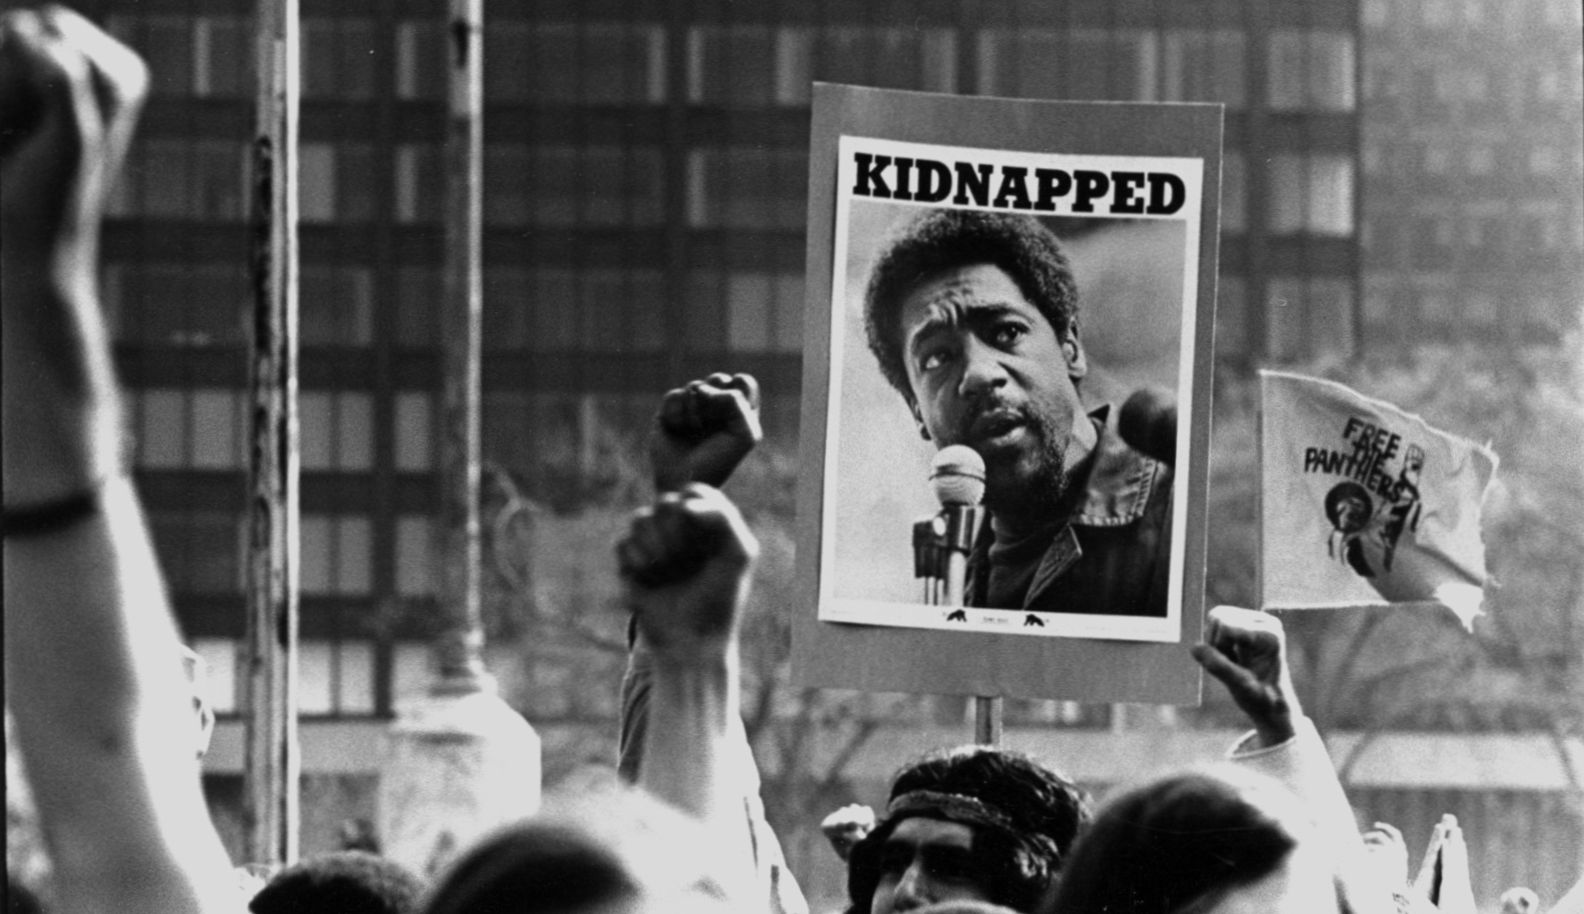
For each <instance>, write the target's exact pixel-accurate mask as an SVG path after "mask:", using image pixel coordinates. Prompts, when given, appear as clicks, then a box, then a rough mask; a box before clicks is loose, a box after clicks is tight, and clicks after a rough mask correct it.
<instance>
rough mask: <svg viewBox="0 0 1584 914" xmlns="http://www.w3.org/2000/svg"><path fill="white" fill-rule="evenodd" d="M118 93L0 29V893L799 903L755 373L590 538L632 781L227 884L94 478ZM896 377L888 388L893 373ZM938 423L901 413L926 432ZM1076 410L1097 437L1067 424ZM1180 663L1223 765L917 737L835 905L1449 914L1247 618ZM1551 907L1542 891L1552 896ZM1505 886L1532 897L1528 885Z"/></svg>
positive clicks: (115, 428)
mask: <svg viewBox="0 0 1584 914" xmlns="http://www.w3.org/2000/svg"><path fill="white" fill-rule="evenodd" d="M146 83H147V76H146V73H145V71H144V69H143V65H142V64H141V62H140V61H139V60H138V59H137V57H136V56H135V55H134V54H132V53H131V52H130V51H129V50H128V49H127V48H125V47H124V46H122V45H120V44H118V43H117V42H116V41H114V40H113V39H111V38H110V37H109V36H107V35H106V34H104V33H103V32H101V31H100V30H98V29H97V28H96V27H95V26H93V25H92V24H91V23H89V22H88V21H86V20H85V19H82V18H81V17H78V16H76V15H75V14H73V13H71V12H69V11H66V10H64V9H61V8H58V7H50V8H45V9H40V10H13V11H10V12H7V13H5V14H4V18H3V20H0V191H3V198H0V230H3V243H0V256H3V274H0V275H3V318H4V328H3V329H4V332H3V335H0V339H3V341H4V343H3V345H4V352H3V355H4V361H3V366H4V387H3V408H4V412H3V429H0V431H3V434H0V441H3V448H4V453H3V457H4V464H3V468H4V503H5V513H4V559H5V576H4V593H5V635H6V637H5V665H6V703H7V708H8V713H9V715H10V717H9V719H8V733H7V739H8V741H11V740H14V741H15V744H16V745H17V746H18V747H19V748H20V750H21V754H22V757H23V759H24V761H25V763H26V779H27V785H28V787H29V789H30V794H31V797H32V802H33V804H34V805H35V806H36V810H37V816H38V820H39V822H40V825H41V827H42V830H43V834H44V838H45V845H46V847H47V850H48V856H49V865H50V866H49V876H48V880H47V882H45V883H44V884H43V885H42V886H41V885H39V884H36V883H34V882H33V881H32V880H30V879H27V878H23V874H21V873H18V872H14V871H13V870H12V869H11V868H10V867H8V871H7V877H8V878H7V884H8V891H7V910H8V911H28V910H46V911H52V912H56V911H58V912H68V911H69V912H98V911H106V912H108V911H117V912H128V911H132V912H151V914H152V912H161V914H166V912H171V914H180V912H194V914H197V912H209V914H214V912H238V911H241V910H243V909H249V910H251V911H253V912H255V914H285V912H321V911H323V912H371V914H372V912H381V914H384V912H391V914H395V912H402V914H407V912H427V914H488V912H505V911H513V912H520V911H527V912H540V911H542V912H567V914H570V912H590V914H592V912H627V911H632V912H636V911H671V910H717V909H718V910H723V911H765V912H776V914H798V912H803V911H806V910H807V904H806V903H805V901H804V899H803V896H802V895H801V893H800V890H799V888H798V885H797V883H796V880H795V879H794V878H793V877H792V875H791V873H790V871H789V870H788V868H787V866H786V862H785V860H784V858H783V855H782V852H781V848H780V844H779V842H778V840H777V838H776V836H775V834H774V833H773V832H772V831H771V829H770V828H769V826H768V824H767V823H766V822H765V819H764V815H763V807H762V804H761V802H760V799H759V786H758V774H757V771H756V769H755V766H754V761H753V756H752V754H751V752H750V751H749V748H748V744H747V740H746V737H745V734H744V732H743V729H742V722H741V717H740V714H739V700H740V699H739V682H738V680H739V669H738V626H739V621H740V618H741V613H742V610H743V605H744V601H745V600H746V599H747V596H748V590H749V586H750V581H751V577H752V570H753V565H754V560H755V556H756V552H757V545H756V541H755V538H754V535H753V533H752V531H751V530H750V529H749V527H748V525H747V523H746V522H745V521H744V519H743V517H742V515H741V514H740V513H739V511H738V510H737V508H736V507H735V506H734V504H733V503H732V501H731V499H730V498H728V497H727V496H726V495H725V494H723V492H722V490H721V486H722V485H724V484H725V483H726V481H727V479H728V478H729V477H730V476H731V474H732V471H733V469H734V468H735V467H736V466H737V465H738V463H739V462H740V461H741V460H742V459H743V458H744V457H745V456H746V455H747V454H748V453H749V452H750V451H751V450H752V448H753V446H754V444H755V443H756V442H757V441H758V440H759V437H760V429H759V418H758V390H757V387H756V385H755V384H754V382H753V380H752V379H751V378H748V377H746V376H743V375H726V374H720V375H712V376H710V377H708V378H705V379H701V380H699V381H696V382H693V383H692V384H689V385H688V386H686V387H682V388H678V389H676V390H673V391H670V392H669V393H667V394H665V395H664V397H663V398H662V400H661V404H660V407H659V410H658V414H657V420H656V430H655V443H654V446H653V448H652V449H651V458H652V460H653V463H654V467H653V469H654V474H655V481H656V488H657V491H658V492H659V493H660V494H659V495H658V497H657V498H656V500H655V503H654V504H653V505H652V506H650V507H648V508H646V509H644V510H642V511H639V512H637V514H635V515H634V517H633V519H632V521H631V524H630V526H629V528H628V530H627V533H626V535H625V536H624V537H623V538H622V540H621V541H620V543H619V544H618V545H617V547H616V556H615V565H616V572H615V573H617V574H619V575H620V576H621V578H622V580H623V581H624V582H625V587H626V594H627V600H628V604H629V607H630V608H631V610H632V623H631V631H630V643H631V655H630V663H629V667H628V670H627V674H626V676H625V678H624V681H623V682H622V684H621V690H622V712H623V714H622V716H623V719H622V723H621V757H620V760H619V770H620V772H621V774H622V775H623V777H624V778H626V779H627V780H628V781H629V782H630V783H631V785H632V787H631V788H630V789H624V790H620V791H613V792H612V793H610V794H609V795H604V796H595V797H581V798H564V799H562V800H560V801H553V802H552V803H550V804H549V805H548V806H547V810H546V811H545V812H543V813H541V814H539V815H537V816H535V817H533V818H532V819H529V820H526V821H523V822H521V823H518V824H515V825H511V826H508V827H505V828H503V829H501V830H498V831H496V832H494V833H492V834H490V835H488V836H486V837H484V838H483V839H482V840H480V841H478V842H477V843H476V844H474V845H473V846H472V847H470V848H468V849H466V850H465V851H464V852H462V853H461V854H460V856H459V857H458V858H457V859H456V860H455V861H454V862H452V863H451V864H450V865H448V866H447V867H446V868H445V869H444V870H443V871H442V872H440V873H439V874H437V875H435V876H434V878H433V879H432V880H431V879H428V878H426V877H421V876H420V875H418V874H414V873H412V872H409V871H407V870H405V869H403V868H402V867H400V866H399V865H397V864H395V863H393V862H392V861H389V860H386V859H383V858H381V857H380V856H379V855H378V854H377V853H372V852H370V851H368V850H348V851H343V852H338V853H335V854H328V855H320V856H315V857H312V858H309V859H306V860H303V861H300V862H298V863H296V864H294V865H292V866H289V867H286V868H285V869H282V870H280V871H279V872H274V873H270V874H268V879H267V881H265V880H260V881H261V882H262V885H250V886H248V889H247V890H246V891H245V892H241V893H239V889H238V885H239V883H240V882H243V881H244V880H241V879H239V873H238V867H237V866H236V865H235V863H234V862H233V861H231V860H229V859H228V858H227V855H226V853H225V851H224V849H223V847H222V845H221V842H220V840H219V838H218V836H217V834H216V831H215V829H214V826H213V824H212V822H211V821H210V818H209V815H208V810H207V808H206V806H205V802H204V797H203V793H202V790H201V787H200V771H199V766H198V761H197V758H198V756H201V754H202V748H201V747H202V746H203V745H204V744H205V742H206V740H207V733H208V728H209V727H210V726H212V722H213V721H212V716H211V715H209V714H208V709H207V707H206V706H205V704H204V702H202V701H201V700H199V701H196V702H195V700H194V689H193V686H192V682H193V681H194V679H196V678H199V677H197V676H196V674H195V667H196V665H197V664H196V661H195V658H194V656H193V655H192V654H191V653H190V652H186V651H184V649H183V648H182V646H181V642H180V639H179V637H178V633H177V630H176V627H175V625H174V622H173V620H172V616H171V613H170V609H169V604H168V598H167V596H166V592H165V589H164V587H163V585H162V583H161V579H160V574H159V569H158V564H157V559H156V556H155V554H154V551H153V548H152V546H151V541H150V538H149V535H148V530H147V526H146V523H145V521H144V518H143V514H142V509H141V507H140V504H139V501H138V498H137V495H136V493H135V491H134V490H133V488H132V486H131V484H130V482H129V480H128V476H127V470H126V467H125V466H124V464H123V459H124V457H123V448H122V443H121V428H122V421H121V415H120V409H121V399H120V394H119V391H118V389H117V386H116V383H115V380H114V377H113V371H112V363H111V357H110V350H109V345H108V340H107V331H106V326H105V323H104V319H103V317H102V315H101V314H100V311H99V301H98V296H97V293H96V290H95V275H96V262H97V249H96V248H97V240H96V239H97V229H98V223H99V220H100V217H101V214H102V212H103V207H104V203H105V198H106V193H107V188H108V186H109V184H110V182H111V181H112V180H113V178H114V176H115V174H116V172H117V170H118V168H119V165H120V163H121V159H122V157H123V156H124V154H125V152H126V150H127V147H128V140H129V137H130V136H131V133H132V130H133V127H134V124H135V121H136V119H137V115H138V111H139V108H140V104H141V101H142V99H143V95H144V90H145V86H146ZM959 278H960V277H959ZM937 291H939V290H937ZM903 295H904V297H906V293H905V292H904V293H903ZM970 299H972V295H969V296H967V297H966V298H964V297H963V296H961V295H957V296H956V297H953V295H947V297H946V299H943V301H945V302H946V304H947V305H949V306H953V307H955V306H956V305H955V304H954V303H961V302H962V301H967V300H970ZM967 323H970V324H971V323H972V322H971V321H968V322H967ZM1074 332H1075V331H1074ZM1061 339H1062V340H1063V341H1065V339H1066V338H1065V337H1062V338H1061ZM967 345H974V344H972V343H971V341H970V343H969V344H967ZM1063 345H1065V342H1064V343H1063ZM1068 351H1070V352H1074V353H1075V352H1076V351H1077V350H1076V347H1075V346H1069V348H1068ZM1067 364H1068V367H1069V368H1072V367H1073V364H1074V361H1073V360H1072V359H1069V361H1068V363H1067ZM909 371H910V369H903V371H902V374H901V375H899V377H901V379H902V382H903V383H905V384H912V383H914V382H916V381H917V379H916V378H911V376H910V375H909V373H908V372H909ZM919 389H921V390H922V389H923V388H919ZM912 402H915V403H916V402H917V401H916V400H915V401H912ZM933 415H934V414H933V413H931V412H929V410H928V409H926V411H925V412H924V413H921V414H920V423H921V426H923V427H925V428H926V429H927V430H933V431H934V432H935V433H936V434H937V436H938V437H941V438H946V437H949V436H948V435H945V434H943V433H942V431H943V429H944V426H940V425H935V424H933V423H934V421H935V420H934V419H933V418H931V417H932V416H933ZM1074 427H1075V428H1079V429H1091V430H1092V427H1091V424H1090V423H1089V421H1088V419H1086V418H1084V417H1083V416H1082V415H1081V414H1080V415H1079V418H1078V419H1077V420H1075V425H1074ZM990 432H992V433H993V435H1005V434H1007V433H1008V430H1007V429H1005V428H1000V427H998V428H995V429H990ZM1101 433H1103V429H1101ZM1162 472H1164V471H1162ZM998 498H1000V499H1001V500H1002V502H1003V504H1007V505H1010V504H1012V503H1013V501H1012V500H1011V496H1008V495H1006V494H1005V493H1002V494H1001V495H999V496H998ZM1008 529H1010V528H1008ZM1042 548H1043V547H1042ZM1014 602H1016V601H1014ZM1191 650H1192V652H1193V656H1194V658H1195V659H1196V660H1197V661H1198V662H1199V663H1200V664H1201V665H1202V666H1203V667H1204V669H1205V670H1206V671H1207V672H1208V673H1209V674H1210V675H1211V676H1212V677H1213V678H1214V679H1215V680H1217V681H1218V682H1219V683H1220V684H1221V685H1222V686H1223V687H1224V688H1225V689H1227V691H1228V692H1229V693H1230V695H1231V697H1232V698H1233V700H1234V701H1235V702H1236V704H1237V705H1238V707H1239V708H1240V709H1242V711H1243V712H1244V713H1245V714H1246V715H1247V716H1248V719H1249V722H1250V724H1251V732H1250V734H1249V735H1248V736H1247V737H1246V738H1245V739H1244V740H1242V741H1241V742H1240V743H1239V744H1238V745H1237V746H1235V747H1233V749H1232V751H1231V752H1230V754H1229V755H1228V757H1227V758H1226V759H1223V760H1217V761H1213V762H1207V764H1205V765H1204V766H1202V767H1197V768H1194V769H1192V770H1188V771H1181V772H1177V773H1173V774H1170V775H1167V776H1164V777H1161V778H1159V779H1156V780H1151V781H1148V782H1146V783H1142V784H1138V785H1135V786H1132V787H1130V788H1127V789H1124V790H1122V791H1121V792H1119V793H1117V794H1116V795H1114V796H1112V797H1109V798H1108V799H1106V800H1105V802H1103V803H1100V804H1098V805H1096V804H1095V803H1094V801H1093V800H1092V799H1091V797H1090V796H1089V795H1088V793H1087V792H1086V791H1085V790H1084V789H1083V788H1082V787H1081V786H1080V785H1079V784H1077V783H1076V782H1075V781H1073V780H1072V779H1071V778H1069V777H1067V776H1065V775H1064V774H1062V773H1061V772H1060V771H1059V770H1058V769H1056V768H1054V767H1052V766H1050V765H1049V764H1047V763H1045V762H1044V761H1042V760H1039V759H1034V758H1031V757H1028V756H1026V755H1023V754H1020V753H1018V752H1014V751H1011V750H1008V749H1004V748H998V747H995V746H962V747H956V748H950V749H942V750H936V751H930V752H927V753H924V754H922V755H920V756H919V757H918V758H916V759H914V760H912V761H909V762H907V763H906V764H904V765H902V767H901V768H900V769H899V771H898V773H897V775H896V776H895V778H894V779H893V781H892V783H891V785H890V790H889V796H888V799H887V802H886V805H885V807H884V809H882V810H879V811H878V812H871V811H867V810H856V809H844V810H840V811H838V814H836V815H835V816H833V817H832V818H831V819H830V820H828V821H827V823H826V825H827V828H828V832H829V834H830V837H831V839H832V846H833V850H834V851H835V852H836V853H839V854H841V855H842V856H843V857H844V858H845V860H846V862H847V870H848V891H849V901H850V904H849V906H848V907H847V909H846V910H847V911H849V912H852V914H893V912H901V911H912V910H928V911H931V912H936V914H945V912H970V911H972V912H1003V914H1004V912H1008V911H1012V912H1023V914H1051V912H1060V914H1083V912H1118V914H1120V912H1138V914H1188V912H1194V914H1210V912H1219V914H1233V912H1253V911H1270V912H1338V914H1342V912H1349V914H1367V912H1375V911H1393V910H1396V911H1429V910H1442V911H1458V912H1465V911H1467V912H1472V911H1473V909H1474V908H1473V896H1472V892H1471V890H1470V888H1469V886H1468V884H1467V878H1466V874H1467V868H1466V862H1465V864H1464V866H1463V869H1462V870H1461V876H1462V878H1461V879H1460V878H1459V870H1458V867H1457V865H1456V849H1457V848H1458V847H1459V846H1460V845H1459V844H1457V843H1456V842H1454V841H1450V840H1449V841H1447V842H1445V843H1443V844H1442V845H1441V846H1442V848H1443V854H1444V855H1445V856H1446V862H1445V865H1444V866H1441V867H1438V868H1436V870H1435V873H1434V876H1435V878H1434V879H1433V880H1432V883H1431V884H1428V885H1427V884H1425V883H1423V882H1421V881H1418V880H1415V881H1412V882H1411V881H1410V879H1409V876H1408V873H1407V864H1408V854H1407V850H1406V847H1405V845H1404V842H1403V839H1402V836H1401V835H1400V834H1397V833H1396V831H1395V829H1392V828H1391V827H1390V826H1387V825H1382V824H1377V825H1376V826H1374V827H1372V828H1371V829H1369V830H1368V831H1366V832H1365V833H1363V834H1361V833H1360V832H1359V830H1358V829H1357V827H1356V825H1355V822H1354V819H1353V813H1352V810H1351V809H1350V808H1349V806H1348V803H1347V800H1346V797H1345V796H1344V794H1343V792H1342V789H1341V785H1340V783H1339V782H1338V780H1337V778H1336V775H1335V773H1334V770H1333V767H1332V764H1331V761H1330V759H1329V758H1328V757H1327V755H1326V751H1325V747H1324V744H1323V743H1322V741H1321V739H1320V737H1319V734H1318V733H1317V732H1316V730H1315V728H1314V725H1313V723H1312V722H1311V721H1310V720H1309V719H1308V718H1307V717H1306V716H1305V715H1304V713H1303V709H1302V708H1301V707H1300V705H1299V702H1298V698H1297V692H1296V691H1295V689H1294V687H1293V683H1292V679H1291V675H1290V671H1289V668H1288V663H1287V656H1286V645H1285V641H1284V636H1283V632H1282V629H1281V626H1280V624H1279V622H1278V621H1277V620H1276V619H1275V618H1273V617H1271V616H1269V615H1266V614H1263V613H1259V612H1255V611H1251V610H1244V609H1238V608H1234V607H1218V608H1216V609H1214V610H1212V611H1211V613H1210V614H1209V616H1208V619H1207V625H1206V629H1205V636H1204V641H1203V643H1201V644H1198V645H1196V646H1194V647H1193V648H1191ZM83 683H92V684H93V687H92V688H83V687H82V684H83ZM195 715H196V719H195ZM195 743H196V744H197V745H198V746H199V747H200V748H199V750H198V751H197V752H195V751H194V748H193V747H194V745H195ZM1118 774H1119V776H1124V775H1125V773H1124V772H1119V773H1118ZM11 780H12V778H11V776H10V775H9V773H8V790H9V788H10V787H11V786H12V785H11V783H10V782H11ZM1449 834H1450V832H1449ZM1577 896H1578V890H1575V891H1574V893H1573V899H1572V900H1571V901H1565V902H1563V904H1564V905H1565V904H1572V905H1575V908H1574V909H1575V910H1576V909H1577V906H1578V905H1580V904H1581V902H1580V901H1579V899H1578V897H1577ZM1503 904H1504V908H1507V907H1509V906H1510V910H1512V911H1515V912H1516V911H1524V912H1532V911H1536V910H1537V909H1538V906H1537V902H1536V899H1535V898H1534V897H1533V893H1527V894H1526V893H1525V891H1524V890H1515V891H1513V892H1510V893H1508V897H1507V898H1504V901H1503ZM1554 910H1558V911H1560V910H1562V908H1561V907H1558V908H1555V909H1554Z"/></svg>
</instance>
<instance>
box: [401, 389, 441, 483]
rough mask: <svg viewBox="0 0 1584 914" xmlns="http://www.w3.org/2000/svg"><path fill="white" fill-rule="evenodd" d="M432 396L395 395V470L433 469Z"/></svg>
mask: <svg viewBox="0 0 1584 914" xmlns="http://www.w3.org/2000/svg"><path fill="white" fill-rule="evenodd" d="M434 401H435V398H434V396H433V395H431V394H427V393H419V392H416V391H405V390H404V391H401V392H400V393H398V394H396V469H397V470H400V471H402V472H406V473H416V472H424V471H427V470H432V469H434V466H435V441H436V426H435V423H436V421H437V420H436V417H435V408H434Z"/></svg>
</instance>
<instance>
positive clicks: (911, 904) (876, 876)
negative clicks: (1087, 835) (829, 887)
mask: <svg viewBox="0 0 1584 914" xmlns="http://www.w3.org/2000/svg"><path fill="white" fill-rule="evenodd" d="M1088 817H1089V806H1088V798H1087V795H1086V794H1085V793H1084V791H1083V789H1082V788H1080V787H1078V786H1077V785H1076V784H1074V783H1073V782H1072V781H1070V780H1068V779H1066V778H1064V777H1062V776H1061V775H1059V774H1057V773H1056V772H1054V771H1052V770H1050V769H1049V768H1047V767H1045V766H1044V765H1041V764H1040V763H1038V762H1036V761H1034V760H1033V759H1031V758H1029V757H1028V756H1026V755H1022V754H1021V753H1017V752H1012V751H1010V750H1005V749H996V748H991V747H986V746H965V747H962V748H959V749H953V750H947V751H942V752H937V753H932V754H930V755H927V756H925V757H923V758H922V759H920V760H918V761H916V762H914V763H912V764H910V765H908V766H907V767H906V768H904V769H902V771H901V772H900V773H899V774H898V775H897V777H896V779H895V781H893V783H892V785H891V798H890V802H889V805H888V806H887V809H886V814H885V817H884V818H883V819H882V820H881V822H880V823H879V824H878V825H876V826H875V828H874V830H873V831H871V832H870V833H869V834H868V835H867V836H866V837H865V838H864V839H863V840H862V841H860V842H858V844H857V845H856V846H854V847H853V849H852V853H851V855H850V857H849V858H848V864H847V892H848V896H849V898H850V900H851V902H852V907H851V909H850V911H851V912H852V914H893V912H897V911H907V910H911V909H914V908H917V907H921V906H923V905H926V904H932V903H939V902H945V901H984V902H990V903H992V904H997V905H1004V906H1006V907H1008V908H1012V909H1013V910H1017V911H1030V910H1032V909H1033V907H1034V906H1035V905H1036V904H1038V902H1039V900H1040V899H1041V898H1042V897H1044V896H1045V895H1046V894H1047V893H1048V892H1049V890H1050V888H1051V886H1052V885H1053V883H1054V882H1055V880H1056V878H1057V875H1058V874H1059V873H1060V871H1061V869H1062V865H1063V862H1064V861H1065V859H1066V856H1067V853H1068V850H1069V849H1070V848H1071V847H1072V843H1073V839H1074V838H1075V837H1076V836H1077V834H1078V831H1079V829H1080V828H1081V827H1082V826H1083V824H1084V823H1085V822H1087V821H1088Z"/></svg>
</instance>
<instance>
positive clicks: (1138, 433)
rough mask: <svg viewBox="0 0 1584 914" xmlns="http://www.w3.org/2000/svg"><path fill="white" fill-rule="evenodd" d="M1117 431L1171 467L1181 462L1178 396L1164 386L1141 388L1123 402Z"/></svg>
mask: <svg viewBox="0 0 1584 914" xmlns="http://www.w3.org/2000/svg"><path fill="white" fill-rule="evenodd" d="M1117 431H1118V432H1120V433H1121V435H1122V440H1123V441H1126V442H1127V443H1128V446H1129V447H1131V448H1133V449H1134V450H1135V451H1138V452H1139V453H1141V454H1143V455H1144V456H1146V457H1153V458H1154V459H1156V460H1159V461H1160V462H1161V463H1164V464H1166V465H1167V466H1172V465H1173V464H1175V463H1176V462H1177V396H1176V394H1174V393H1172V392H1171V391H1169V390H1166V389H1165V388H1162V387H1154V386H1150V387H1140V388H1139V389H1138V390H1135V391H1134V392H1133V393H1132V395H1131V396H1129V397H1128V398H1127V400H1126V402H1124V403H1123V404H1122V411H1121V413H1120V414H1118V416H1117Z"/></svg>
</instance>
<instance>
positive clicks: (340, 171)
mask: <svg viewBox="0 0 1584 914" xmlns="http://www.w3.org/2000/svg"><path fill="white" fill-rule="evenodd" d="M374 164H375V163H374V149H373V147H372V146H370V145H368V144H366V143H346V144H341V145H336V146H332V145H330V144H329V143H303V144H302V145H301V146H299V147H298V150H297V200H298V203H297V205H298V217H299V218H300V219H301V220H302V221H303V222H333V221H339V222H367V221H369V220H371V219H373V218H374V213H375V206H376V204H375V199H374V198H375V193H376V190H375V188H376V185H375V182H374V176H375V172H376V169H375V167H374Z"/></svg>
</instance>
